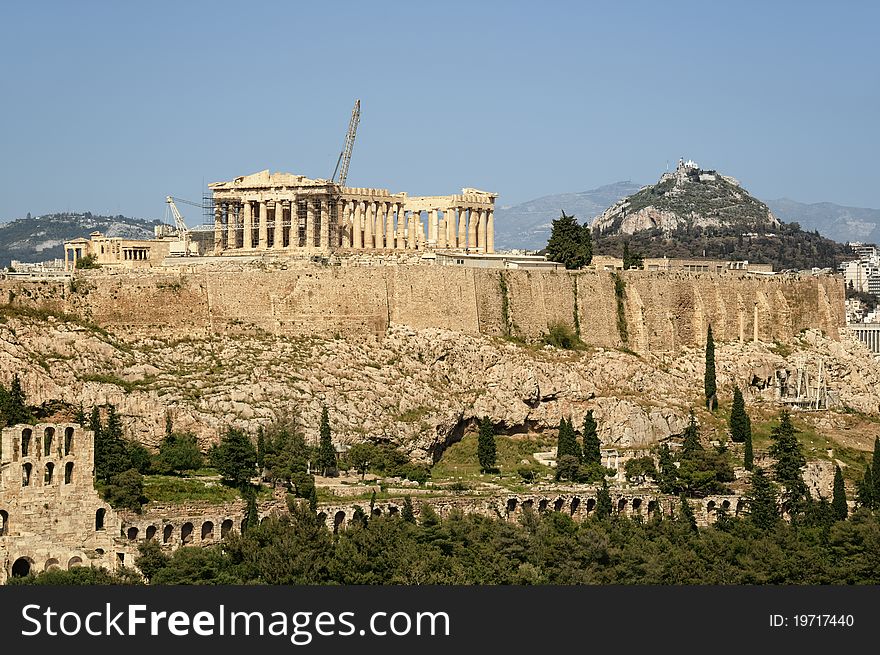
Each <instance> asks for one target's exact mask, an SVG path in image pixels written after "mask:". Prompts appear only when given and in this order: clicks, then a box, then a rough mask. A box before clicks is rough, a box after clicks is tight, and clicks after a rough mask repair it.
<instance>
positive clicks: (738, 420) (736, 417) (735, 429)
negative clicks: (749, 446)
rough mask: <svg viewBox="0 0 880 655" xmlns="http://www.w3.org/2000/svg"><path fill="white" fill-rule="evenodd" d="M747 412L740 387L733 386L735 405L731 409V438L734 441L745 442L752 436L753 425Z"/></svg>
mask: <svg viewBox="0 0 880 655" xmlns="http://www.w3.org/2000/svg"><path fill="white" fill-rule="evenodd" d="M750 423H751V422H750V421H749V415H748V414H746V403H745V400H743V395H742V392H741V391H740V390H739V387H734V388H733V406H732V407H731V409H730V439H731V441H733V442H734V443H745V441H746V439H747V438H748V437H749V436H751V434H750V433H751V431H752V426H751V424H750Z"/></svg>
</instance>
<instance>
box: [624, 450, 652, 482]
mask: <svg viewBox="0 0 880 655" xmlns="http://www.w3.org/2000/svg"><path fill="white" fill-rule="evenodd" d="M623 470H624V472H625V473H626V479H627V481H628V482H636V483H641V482H644V481H645V479H646V478H651V479H652V480H656V479H657V467H656V466H654V458H653V457H651V456H650V455H645V456H644V457H633V458H632V459H628V460H627V461H626V464H624V467H623Z"/></svg>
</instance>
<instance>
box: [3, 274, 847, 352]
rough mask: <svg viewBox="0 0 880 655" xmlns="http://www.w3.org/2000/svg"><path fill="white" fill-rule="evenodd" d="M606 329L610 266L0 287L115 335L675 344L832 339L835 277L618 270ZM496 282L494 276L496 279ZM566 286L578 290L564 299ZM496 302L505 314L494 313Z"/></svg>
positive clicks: (838, 322) (90, 277) (663, 347)
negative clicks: (259, 333) (442, 332)
mask: <svg viewBox="0 0 880 655" xmlns="http://www.w3.org/2000/svg"><path fill="white" fill-rule="evenodd" d="M621 277H622V279H623V281H624V283H625V287H624V292H623V295H622V296H621V297H620V302H621V303H622V305H623V309H624V314H625V317H626V327H627V337H628V338H627V340H626V341H625V342H624V340H623V339H622V338H621V336H622V335H621V332H620V330H619V329H618V311H617V308H618V297H617V296H616V295H615V283H614V278H613V276H612V274H611V273H607V272H594V271H578V272H571V271H553V272H549V271H546V272H545V271H524V270H515V269H510V270H503V271H502V270H485V269H482V270H480V269H471V268H456V267H451V266H442V267H441V266H375V267H373V266H367V267H335V266H319V265H313V266H302V267H300V268H294V269H289V268H287V269H285V268H279V269H271V268H269V269H267V268H263V269H259V268H251V269H247V268H245V269H243V270H238V271H223V270H208V269H205V270H204V271H201V272H200V271H198V270H197V269H196V272H191V273H181V274H176V273H137V272H131V273H115V274H107V273H104V272H102V271H96V272H90V273H88V274H86V275H83V276H82V277H78V278H77V280H76V282H75V285H74V287H75V288H74V289H71V288H70V285H69V283H68V284H67V285H61V284H57V283H54V284H51V285H45V284H40V283H39V282H24V281H6V280H4V281H0V298H3V299H5V300H7V301H8V300H9V299H10V298H11V299H12V302H13V303H14V304H26V305H31V306H37V307H46V308H51V309H54V310H61V311H66V312H69V313H73V314H78V315H80V316H83V317H84V318H88V319H90V320H92V321H94V322H95V323H98V324H99V325H102V326H104V327H107V328H109V329H112V330H114V331H119V332H123V333H124V332H132V333H152V334H169V335H170V334H176V335H178V336H184V335H188V336H197V335H199V334H206V333H211V332H229V331H232V332H235V331H241V330H253V329H254V328H260V329H263V330H265V331H268V332H270V333H273V334H291V335H311V334H320V335H322V336H332V335H334V334H344V335H354V336H357V335H368V334H377V335H378V334H382V333H384V331H385V329H386V328H387V327H388V325H389V324H392V323H394V324H406V325H410V326H412V327H414V328H417V329H418V328H429V327H437V328H446V329H451V330H456V331H461V332H465V333H468V334H486V335H497V336H502V335H510V336H514V337H518V338H522V339H524V340H527V341H534V340H537V339H540V337H541V335H542V334H544V333H546V332H547V331H548V328H549V326H550V325H552V324H553V323H555V322H562V323H565V324H567V325H569V326H570V327H572V329H574V327H575V325H574V311H575V303H577V311H578V323H579V328H580V335H581V337H582V339H583V340H584V341H585V342H586V343H588V344H589V345H593V346H599V347H606V348H614V347H623V346H625V347H628V348H630V349H631V350H634V351H636V352H647V351H676V350H678V349H680V348H681V347H683V346H688V345H698V344H701V343H703V341H704V340H705V335H706V328H707V327H708V325H709V324H711V325H712V328H713V332H714V335H715V338H716V339H717V340H719V341H725V340H737V339H741V340H745V341H749V340H752V339H753V337H754V336H755V334H756V333H757V338H758V339H759V340H761V341H771V342H772V341H786V340H788V339H790V338H791V337H793V336H794V335H796V334H797V333H798V332H800V331H801V330H803V329H806V328H816V329H819V330H822V331H823V332H825V334H826V335H827V336H829V337H830V338H833V339H838V328H839V327H841V326H842V325H843V324H844V303H843V297H844V289H843V282H842V280H841V279H840V278H837V277H832V276H818V277H812V276H811V277H804V278H793V277H782V276H773V277H757V276H750V275H735V274H729V273H728V274H723V275H719V274H711V273H666V272H647V271H629V272H626V273H623V274H621ZM502 279H503V284H502ZM575 294H577V295H575ZM505 305H506V307H507V310H506V312H505V310H504V307H505Z"/></svg>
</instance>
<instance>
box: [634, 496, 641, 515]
mask: <svg viewBox="0 0 880 655" xmlns="http://www.w3.org/2000/svg"><path fill="white" fill-rule="evenodd" d="M632 510H633V512H635V513H636V514H641V513H642V499H641V498H633V502H632Z"/></svg>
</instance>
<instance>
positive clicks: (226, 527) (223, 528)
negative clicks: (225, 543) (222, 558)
mask: <svg viewBox="0 0 880 655" xmlns="http://www.w3.org/2000/svg"><path fill="white" fill-rule="evenodd" d="M230 532H232V519H226V520H225V521H223V523H221V524H220V538H221V539H226V537H228V536H229V533H230Z"/></svg>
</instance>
